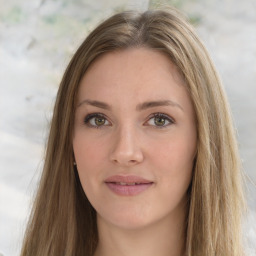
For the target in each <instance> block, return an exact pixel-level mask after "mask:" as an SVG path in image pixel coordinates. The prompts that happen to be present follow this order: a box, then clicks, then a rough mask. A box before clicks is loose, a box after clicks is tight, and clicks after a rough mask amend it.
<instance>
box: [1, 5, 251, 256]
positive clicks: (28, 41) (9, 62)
mask: <svg viewBox="0 0 256 256" xmlns="http://www.w3.org/2000/svg"><path fill="white" fill-rule="evenodd" d="M161 4H171V5H173V6H176V7H177V8H178V9H180V10H181V11H182V12H184V13H185V14H186V16H188V18H189V19H190V21H191V22H192V23H193V24H194V26H195V27H196V30H197V32H198V34H199V36H200V38H201V39H202V41H203V42H204V44H205V45H206V47H207V48H208V50H209V52H210V55H211V56H212V58H213V61H214V63H215V65H216V67H217V69H218V71H219V73H220V75H221V77H222V80H223V83H224V85H225V88H226V91H227V94H228V98H229V101H230V104H231V108H232V112H233V116H234V122H235V125H236V128H237V133H238V140H239V147H240V152H241V156H242V159H243V166H244V169H245V172H246V174H247V176H248V178H247V197H248V202H249V211H248V215H247V216H246V220H245V224H244V229H245V236H246V237H247V239H248V242H247V243H248V248H249V249H248V255H256V253H255V251H256V249H255V247H256V188H255V185H253V183H254V184H256V170H255V169H256V1H255V0H243V1H241V0H169V1H167V0H165V1H164V0H163V1H157V0H94V1H90V0H73V1H71V0H27V1H20V0H8V1H6V0H0V255H1V254H2V255H5V256H17V255H19V250H20V247H21V241H22V236H23V232H24V229H25V226H26V221H27V219H28V215H29V209H30V207H31V203H32V199H33V195H34V191H35V189H36V187H37V183H38V178H39V176H40V172H41V169H42V165H43V155H44V147H45V143H46V142H45V141H46V138H47V133H48V127H49V122H50V120H51V114H52V108H53V104H54V99H55V95H56V92H57V89H58V84H59V82H60V79H61V76H62V74H63V72H64V69H65V67H66V66H67V64H68V62H69V60H70V58H71V56H72V55H73V54H74V52H75V50H76V49H77V47H78V46H79V45H80V43H81V42H82V41H83V39H84V38H85V37H86V35H87V34H88V33H89V32H90V31H91V30H92V29H93V28H94V27H95V26H96V25H97V24H98V23H99V22H100V21H101V20H103V19H104V18H106V17H108V16H110V15H111V14H113V13H114V12H117V11H122V10H127V9H139V10H146V9H147V8H148V7H153V6H157V5H161Z"/></svg>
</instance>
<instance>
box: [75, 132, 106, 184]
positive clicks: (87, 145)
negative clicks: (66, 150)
mask: <svg viewBox="0 0 256 256" xmlns="http://www.w3.org/2000/svg"><path fill="white" fill-rule="evenodd" d="M73 150H74V155H75V161H76V164H77V170H78V174H79V177H80V181H81V184H82V185H83V187H84V188H85V184H87V187H88V185H89V184H92V183H94V182H95V181H96V180H97V177H98V176H100V174H101V173H102V172H101V169H102V163H104V162H105V161H106V159H105V149H104V146H103V145H102V144H100V145H98V144H97V143H95V141H90V139H89V138H82V139H80V138H79V137H75V138H74V140H73ZM103 166H104V165H103Z"/></svg>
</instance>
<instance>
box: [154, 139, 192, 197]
mask: <svg viewBox="0 0 256 256" xmlns="http://www.w3.org/2000/svg"><path fill="white" fill-rule="evenodd" d="M188 141H189V140H188ZM190 142H191V143H189V144H188V142H187V140H186V138H182V137H180V139H179V138H178V136H177V137H176V138H175V139H173V140H168V141H166V142H165V143H162V145H161V147H159V148H158V150H157V151H156V150H155V151H152V155H153V156H154V157H152V161H154V163H153V165H154V166H155V168H157V176H158V179H159V181H160V182H161V183H162V184H165V185H164V187H165V189H169V191H172V192H175V191H179V190H180V192H181V193H182V191H183V192H184V191H185V190H187V187H188V186H189V184H190V182H191V177H192V169H193V163H194V155H195V148H196V143H195V142H194V141H193V140H192V141H191V140H190Z"/></svg>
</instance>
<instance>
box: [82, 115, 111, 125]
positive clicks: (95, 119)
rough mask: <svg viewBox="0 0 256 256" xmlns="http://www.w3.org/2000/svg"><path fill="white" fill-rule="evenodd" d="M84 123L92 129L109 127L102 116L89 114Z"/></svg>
mask: <svg viewBox="0 0 256 256" xmlns="http://www.w3.org/2000/svg"><path fill="white" fill-rule="evenodd" d="M84 123H85V124H86V125H87V126H89V127H93V128H100V127H102V126H107V125H110V123H109V122H108V120H107V119H106V118H105V116H104V115H102V114H97V113H96V114H89V115H88V116H86V117H85V119H84Z"/></svg>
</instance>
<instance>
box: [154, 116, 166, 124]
mask: <svg viewBox="0 0 256 256" xmlns="http://www.w3.org/2000/svg"><path fill="white" fill-rule="evenodd" d="M155 124H156V125H158V126H160V125H164V124H165V119H164V118H162V117H156V118H155Z"/></svg>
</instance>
